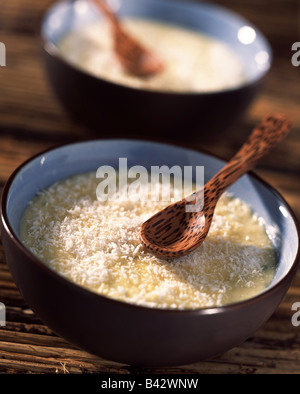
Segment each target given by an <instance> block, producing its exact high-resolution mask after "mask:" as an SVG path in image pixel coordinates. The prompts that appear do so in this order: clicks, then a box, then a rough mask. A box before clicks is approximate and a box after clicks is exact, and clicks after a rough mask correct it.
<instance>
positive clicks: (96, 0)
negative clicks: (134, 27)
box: [93, 0, 119, 28]
mask: <svg viewBox="0 0 300 394" xmlns="http://www.w3.org/2000/svg"><path fill="white" fill-rule="evenodd" d="M93 1H94V3H95V4H96V5H97V6H98V7H99V8H100V9H101V11H102V12H103V13H104V14H105V15H106V16H107V18H108V19H109V20H110V21H111V22H112V24H113V26H114V27H115V28H118V27H119V20H118V18H117V17H116V15H115V14H114V12H112V11H111V10H110V8H109V7H108V5H107V4H106V3H105V2H104V1H103V0H93Z"/></svg>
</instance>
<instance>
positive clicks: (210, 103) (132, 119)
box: [42, 45, 265, 142]
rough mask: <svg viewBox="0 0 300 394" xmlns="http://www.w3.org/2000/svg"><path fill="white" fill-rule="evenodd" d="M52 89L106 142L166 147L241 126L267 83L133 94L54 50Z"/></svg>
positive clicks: (48, 63) (50, 54) (49, 63)
mask: <svg viewBox="0 0 300 394" xmlns="http://www.w3.org/2000/svg"><path fill="white" fill-rule="evenodd" d="M42 53H43V59H44V64H45V69H46V73H47V76H48V79H49V82H50V86H51V87H52V88H53V91H54V93H55V95H56V97H57V98H58V100H59V102H60V103H61V105H62V106H63V107H64V109H65V110H66V111H67V113H68V114H69V115H70V116H71V118H73V119H74V120H75V121H77V122H79V123H81V124H83V125H85V126H87V127H88V128H89V129H90V130H92V132H94V133H95V134H96V135H98V136H99V137H101V131H102V130H109V135H110V137H114V136H115V137H122V136H126V138H128V137H138V138H139V139H149V138H152V139H156V140H166V141H171V140H172V141H185V142H187V141H193V142H197V141H203V139H204V138H212V136H213V138H215V137H216V135H220V134H222V133H223V132H224V131H225V130H226V129H227V128H228V127H229V126H230V125H232V124H233V123H234V122H235V121H237V120H238V119H239V118H240V117H241V116H242V114H243V113H244V112H245V110H246V109H247V108H248V107H249V105H250V103H251V102H252V100H253V99H254V97H255V96H256V95H257V93H258V92H259V91H260V89H261V86H262V84H263V82H264V80H265V77H263V78H261V79H259V80H257V81H255V82H253V83H250V84H248V85H246V86H243V87H240V88H237V89H232V90H227V91H224V92H217V93H205V94H197V93H194V94H193V93H190V94H189V93H167V92H163V93H162V92H157V91H149V90H143V89H134V88H128V87H126V86H121V85H118V84H115V83H111V82H108V81H106V80H104V79H101V78H97V77H94V76H92V75H90V74H88V73H86V72H84V71H81V70H80V69H78V68H76V67H74V66H72V65H71V64H69V63H68V62H66V61H65V60H64V59H63V58H61V57H60V56H59V54H58V53H57V50H55V48H54V47H52V46H51V45H50V46H49V45H44V46H43V49H42Z"/></svg>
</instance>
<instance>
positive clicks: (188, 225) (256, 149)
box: [140, 114, 291, 259]
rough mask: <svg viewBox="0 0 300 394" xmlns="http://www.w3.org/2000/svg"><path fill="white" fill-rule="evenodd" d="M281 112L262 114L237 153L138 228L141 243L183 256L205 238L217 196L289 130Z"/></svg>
mask: <svg viewBox="0 0 300 394" xmlns="http://www.w3.org/2000/svg"><path fill="white" fill-rule="evenodd" d="M290 128H291V122H290V120H289V119H288V118H286V117H285V116H284V115H281V114H271V115H268V116H266V117H265V118H264V119H263V120H262V121H261V123H260V124H258V125H257V126H256V128H255V129H254V130H253V132H252V133H251V135H250V137H249V138H248V139H247V141H246V142H245V143H244V145H243V146H242V147H241V149H240V150H239V151H238V152H237V154H236V155H235V156H234V157H233V158H232V159H231V160H230V161H229V162H228V163H227V165H226V166H225V167H224V168H223V169H222V170H221V171H219V172H218V173H217V174H216V175H215V176H214V177H213V178H212V179H211V180H210V181H209V182H208V183H206V185H205V186H204V187H203V188H202V189H201V190H198V191H196V192H194V193H193V194H192V195H190V196H188V197H187V198H184V199H183V200H181V201H178V202H176V203H173V204H171V205H169V206H168V207H166V208H164V209H163V210H161V211H159V212H158V213H156V214H155V215H153V216H152V217H151V218H149V219H148V220H147V221H146V222H144V223H143V225H142V227H141V230H140V239H141V242H142V244H143V246H144V247H145V248H146V249H148V250H149V251H150V252H151V253H153V254H155V255H156V256H158V257H161V258H164V259H173V258H176V257H180V256H184V255H186V254H188V253H190V252H191V251H193V250H194V249H196V248H197V247H198V246H199V245H200V244H201V243H202V242H203V241H204V239H205V238H206V236H207V234H208V232H209V229H210V225H211V222H212V219H213V215H214V210H215V207H216V204H217V202H218V200H219V198H220V197H221V195H222V194H223V193H224V192H225V190H227V189H228V188H229V187H230V186H231V185H232V184H233V183H234V182H236V181H237V180H238V179H239V178H240V177H241V176H242V175H244V174H245V173H246V172H248V171H249V170H250V169H252V168H253V167H254V166H255V164H256V163H257V161H258V160H259V159H261V157H263V156H264V155H266V154H267V153H268V152H269V151H270V150H271V149H272V148H273V147H274V146H275V145H277V144H278V143H279V142H280V141H281V140H282V139H283V138H284V137H285V136H286V135H287V134H288V132H289V131H290Z"/></svg>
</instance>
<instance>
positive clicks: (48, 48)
mask: <svg viewBox="0 0 300 394" xmlns="http://www.w3.org/2000/svg"><path fill="white" fill-rule="evenodd" d="M72 1H73V0H58V1H56V2H54V3H52V4H50V7H49V6H48V7H46V9H45V10H44V11H43V12H42V14H41V16H40V21H39V29H38V31H39V39H40V42H41V47H42V49H43V50H44V51H45V52H46V53H47V54H48V55H49V56H51V57H53V58H56V59H57V60H58V61H60V62H61V63H62V64H64V65H65V66H67V67H70V68H71V69H72V70H74V71H76V72H78V73H79V75H82V76H83V77H85V78H91V79H94V80H96V81H99V82H102V83H104V84H107V85H112V86H114V87H117V88H119V89H122V90H124V91H134V92H146V93H147V94H149V95H153V96H186V97H190V96H191V97H195V96H196V97H197V96H203V97H213V96H216V95H223V94H228V93H230V92H239V91H241V90H243V89H247V88H248V87H250V86H256V85H257V84H259V83H260V82H262V81H263V80H264V79H265V78H266V76H267V74H268V73H269V71H270V69H271V67H272V62H273V51H272V47H271V44H270V42H269V40H268V39H267V37H266V36H265V35H264V34H263V33H262V32H261V31H260V30H259V29H258V28H257V27H256V26H255V25H254V24H252V23H251V22H250V21H248V20H247V19H245V18H244V17H242V16H241V15H240V14H238V13H237V12H235V11H232V10H230V9H229V8H227V7H225V6H222V5H219V4H215V3H209V2H206V1H205V0H204V1H203V0H201V2H200V3H199V2H196V1H195V0H185V1H184V2H183V0H172V1H174V3H178V4H182V5H194V6H201V4H203V5H205V6H207V7H210V8H211V9H217V10H219V11H223V12H224V13H225V14H229V15H231V16H232V17H235V18H237V19H238V20H240V21H243V22H244V23H245V24H247V26H250V27H253V28H254V29H255V31H256V32H258V33H259V35H260V37H261V38H262V40H263V42H264V45H265V46H266V49H267V52H268V55H269V66H268V67H267V68H266V69H265V70H264V71H263V72H262V73H261V75H260V76H259V77H258V78H255V79H253V80H249V81H248V80H247V79H246V81H245V82H244V83H242V84H240V85H238V86H236V87H232V88H227V89H224V90H216V91H208V92H197V91H196V92H189V91H186V92H185V91H184V92H181V91H179V92H177V91H168V90H154V89H153V90H152V89H147V88H140V87H134V86H128V85H125V84H120V83H117V82H114V81H111V80H108V79H105V78H102V77H99V76H96V75H93V74H92V73H90V72H88V71H85V70H84V69H82V68H80V67H79V66H77V65H75V64H74V63H72V62H71V61H69V60H68V59H66V58H65V57H64V56H63V55H62V53H61V51H60V50H59V49H58V48H57V46H56V45H54V44H53V43H52V42H51V41H49V40H48V39H47V37H46V34H45V33H44V30H43V25H44V23H45V21H46V18H47V16H48V14H50V12H51V11H52V10H53V9H54V8H55V7H56V6H57V5H58V4H59V3H72ZM156 1H157V0H156ZM162 1H165V2H168V1H169V0H162Z"/></svg>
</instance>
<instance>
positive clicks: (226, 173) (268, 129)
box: [204, 114, 292, 207]
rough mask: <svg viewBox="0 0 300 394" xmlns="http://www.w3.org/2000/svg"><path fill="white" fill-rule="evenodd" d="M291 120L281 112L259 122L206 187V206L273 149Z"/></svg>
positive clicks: (288, 129) (289, 126) (288, 127)
mask: <svg viewBox="0 0 300 394" xmlns="http://www.w3.org/2000/svg"><path fill="white" fill-rule="evenodd" d="M291 126H292V124H291V121H290V120H289V119H288V118H286V117H285V116H284V115H281V114H271V115H268V116H266V117H265V118H264V119H263V120H262V122H261V123H260V124H258V125H257V126H256V127H255V129H254V130H253V132H252V133H251V135H250V136H249V138H248V139H247V141H246V142H245V143H244V145H243V146H242V147H241V149H240V150H239V151H238V152H237V153H236V155H235V156H234V157H233V158H232V159H231V160H230V161H229V162H228V163H227V165H226V166H225V167H224V168H223V169H222V170H221V171H219V172H218V173H217V174H216V175H215V176H214V177H213V178H212V179H211V180H210V181H209V182H208V183H207V184H206V185H205V187H204V207H205V206H209V204H206V203H207V202H209V201H210V200H212V198H214V199H216V202H217V200H218V198H219V197H220V196H221V194H222V193H223V192H224V191H225V190H226V189H227V188H229V187H230V186H231V185H232V184H233V183H234V182H235V181H236V180H237V179H239V178H240V177H241V176H242V175H244V174H245V173H246V172H248V171H249V170H251V169H252V168H253V167H254V166H255V164H256V162H257V161H258V160H259V159H261V158H262V157H263V156H264V155H266V154H267V153H268V152H269V151H270V150H271V149H273V148H274V147H275V146H276V145H277V144H278V143H279V142H280V141H281V140H283V138H284V137H285V136H286V135H287V134H288V132H289V131H290V129H291Z"/></svg>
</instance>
